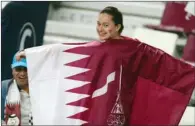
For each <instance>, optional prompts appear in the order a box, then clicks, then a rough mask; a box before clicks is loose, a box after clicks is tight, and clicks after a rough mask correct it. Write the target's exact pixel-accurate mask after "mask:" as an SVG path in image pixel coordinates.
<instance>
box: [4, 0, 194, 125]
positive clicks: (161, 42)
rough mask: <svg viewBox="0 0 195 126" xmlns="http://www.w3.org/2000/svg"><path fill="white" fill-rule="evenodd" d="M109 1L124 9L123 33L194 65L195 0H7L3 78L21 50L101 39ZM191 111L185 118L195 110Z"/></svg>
mask: <svg viewBox="0 0 195 126" xmlns="http://www.w3.org/2000/svg"><path fill="white" fill-rule="evenodd" d="M106 6H115V7H117V8H118V9H119V10H120V11H121V12H122V13H123V20H124V31H123V33H122V35H124V36H128V37H132V38H136V39H139V40H140V41H142V42H145V43H147V44H149V45H152V46H154V47H157V48H160V49H162V50H163V51H165V52H167V53H168V54H170V55H172V56H174V57H175V58H178V59H180V60H182V61H184V62H187V63H189V64H191V65H195V2H182V1H180V2H160V1H159V2H73V1H72V2H63V1H59V2H58V1H55V2H52V1H50V2H48V1H45V2H41V1H33V2H32V1H30V2H27V1H12V2H10V1H2V2H1V12H2V13H1V14H2V15H1V80H5V79H9V78H11V77H12V75H11V68H10V64H11V61H12V57H13V56H14V54H15V53H16V52H17V51H19V50H23V49H25V48H29V47H33V46H40V45H46V44H55V43H65V42H72V43H74V42H76V43H78V42H90V41H92V40H97V34H96V22H97V17H98V14H99V12H100V11H101V10H102V9H103V8H104V7H106ZM193 99H194V95H193ZM193 104H194V102H193ZM187 111H188V114H187V115H185V114H184V116H186V117H185V118H186V119H187V118H188V117H189V116H192V113H194V112H193V111H192V110H190V109H188V110H187ZM190 114H191V115H190ZM193 116H194V115H193ZM182 121H183V122H182V124H190V125H191V124H192V122H190V123H189V120H187V121H186V120H185V119H184V120H182ZM185 121H186V122H187V123H185ZM190 121H192V120H190ZM193 124H194V125H195V123H194V122H193Z"/></svg>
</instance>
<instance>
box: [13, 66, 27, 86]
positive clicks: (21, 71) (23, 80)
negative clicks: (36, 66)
mask: <svg viewBox="0 0 195 126" xmlns="http://www.w3.org/2000/svg"><path fill="white" fill-rule="evenodd" d="M12 74H13V77H14V79H15V80H16V83H17V84H18V86H19V87H21V88H22V87H26V86H27V85H28V74H27V68H26V67H22V66H19V67H15V68H13V69H12Z"/></svg>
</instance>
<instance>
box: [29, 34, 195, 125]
mask: <svg viewBox="0 0 195 126" xmlns="http://www.w3.org/2000/svg"><path fill="white" fill-rule="evenodd" d="M25 52H26V55H27V62H28V75H29V83H30V84H29V86H30V87H29V88H30V96H31V102H32V115H33V121H34V124H35V125H43V124H44V125H47V124H48V125H108V126H122V125H135V124H137V125H138V124H147V125H150V124H151V125H152V124H153V125H161V124H162V125H177V124H179V122H180V119H181V117H182V115H183V113H184V111H185V109H186V106H187V105H188V103H189V100H190V97H191V94H192V91H193V89H194V86H195V78H194V74H195V72H194V67H193V66H191V65H189V64H187V63H184V62H182V61H179V60H177V59H175V58H173V57H172V56H170V55H168V54H166V53H165V52H163V51H161V50H159V49H156V48H154V47H151V46H149V45H147V44H144V43H142V42H139V41H137V40H133V39H130V38H126V39H124V40H108V41H106V42H104V43H99V42H93V43H90V44H85V43H83V44H68V43H66V44H65V43H64V44H52V45H46V46H41V47H34V48H31V49H26V50H25Z"/></svg>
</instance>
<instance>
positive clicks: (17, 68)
mask: <svg viewBox="0 0 195 126" xmlns="http://www.w3.org/2000/svg"><path fill="white" fill-rule="evenodd" d="M14 69H15V70H16V71H17V72H21V71H25V72H27V68H26V67H22V66H19V67H15V68H14Z"/></svg>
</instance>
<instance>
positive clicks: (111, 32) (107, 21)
mask: <svg viewBox="0 0 195 126" xmlns="http://www.w3.org/2000/svg"><path fill="white" fill-rule="evenodd" d="M119 28H120V25H115V23H114V21H113V20H112V16H111V15H109V14H106V13H101V14H99V17H98V21H97V27H96V29H97V33H98V35H99V39H100V40H107V39H117V38H119V37H120V34H119V32H118V31H119Z"/></svg>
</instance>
